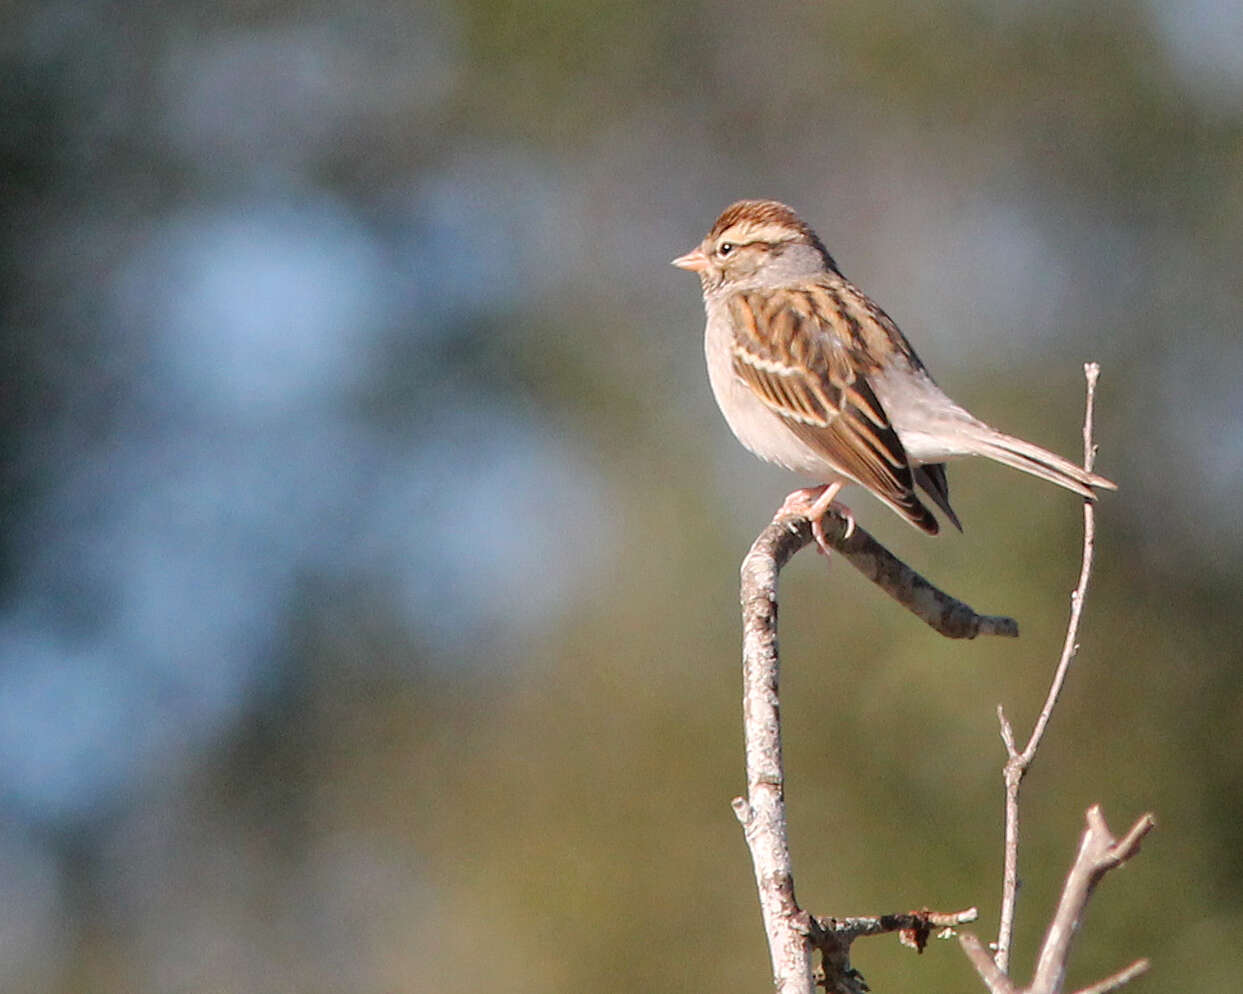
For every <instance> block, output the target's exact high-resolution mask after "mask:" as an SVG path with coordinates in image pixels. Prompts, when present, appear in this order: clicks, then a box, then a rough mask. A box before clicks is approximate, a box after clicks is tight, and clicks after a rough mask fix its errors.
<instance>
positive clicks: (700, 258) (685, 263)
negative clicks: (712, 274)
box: [673, 248, 708, 273]
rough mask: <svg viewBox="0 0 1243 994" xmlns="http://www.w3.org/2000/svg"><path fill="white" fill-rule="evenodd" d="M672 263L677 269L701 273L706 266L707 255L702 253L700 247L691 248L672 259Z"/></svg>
mask: <svg viewBox="0 0 1243 994" xmlns="http://www.w3.org/2000/svg"><path fill="white" fill-rule="evenodd" d="M673 265H675V266H677V267H678V268H679V269H689V270H690V271H691V272H692V273H702V272H703V271H704V270H705V269H707V268H708V257H707V256H706V255H704V250H703V249H702V248H697V249H692V250H691V251H689V252H687V253H686V255H680V256H678V257H677V258H676V259H674V260H673Z"/></svg>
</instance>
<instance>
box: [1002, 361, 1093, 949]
mask: <svg viewBox="0 0 1243 994" xmlns="http://www.w3.org/2000/svg"><path fill="white" fill-rule="evenodd" d="M1100 372H1101V370H1100V366H1098V365H1097V364H1096V363H1094V362H1089V363H1085V364H1084V367H1083V373H1084V377H1085V378H1086V380H1087V402H1086V404H1085V408H1084V415H1083V468H1084V469H1086V470H1088V471H1089V472H1090V471H1091V469H1092V464H1093V462H1094V461H1095V458H1096V446H1095V444H1094V443H1093V441H1092V419H1093V414H1094V412H1095V407H1096V381H1097V379H1098V378H1099V377H1100ZM1095 553H1096V516H1095V514H1094V512H1093V507H1092V502H1091V501H1090V500H1085V501H1084V502H1083V559H1082V562H1081V564H1080V567H1079V582H1078V584H1076V586H1075V589H1074V592H1073V593H1072V594H1071V595H1070V620H1069V621H1068V623H1067V625H1066V638H1065V640H1064V641H1063V643H1062V655H1061V657H1060V658H1059V660H1058V664H1057V670H1056V671H1055V672H1054V674H1053V681H1052V683H1051V684H1050V685H1049V692H1048V695H1047V696H1046V697H1045V702H1044V706H1043V707H1042V708H1041V709H1040V716H1039V717H1038V718H1037V719H1036V724H1035V727H1034V728H1033V729H1032V734H1031V737H1030V738H1029V739H1028V740H1027V745H1025V746H1024V747H1023V750H1022V751H1021V752H1020V751H1018V750H1017V748H1016V743H1015V738H1014V730H1013V729H1012V728H1011V726H1010V723H1009V721H1007V720H1006V715H1005V712H1004V711H1003V710H1002V709H1001V707H1000V706H999V707H998V708H997V718H998V720H999V721H1000V723H1001V737H1002V741H1003V742H1004V743H1005V746H1006V754H1007V756H1008V757H1009V758H1008V759H1007V761H1006V766H1005V770H1004V778H1005V784H1006V802H1005V811H1006V814H1005V859H1004V866H1003V868H1002V890H1001V916H1000V923H999V925H998V929H997V945H996V949H997V952H996V956H995V960H996V963H997V966H998V967H999V968H1000V969H1001V971H1002V972H1003V973H1004V972H1006V971H1008V970H1009V968H1010V946H1011V942H1012V941H1013V938H1014V911H1015V905H1016V903H1017V901H1018V892H1019V786H1020V785H1021V784H1022V782H1023V778H1024V777H1025V776H1027V771H1028V770H1029V769H1030V768H1031V764H1032V761H1033V760H1034V759H1035V758H1036V750H1037V749H1038V748H1039V747H1040V741H1041V739H1043V738H1044V733H1045V729H1047V728H1048V726H1049V719H1050V718H1052V716H1053V708H1054V707H1055V706H1056V705H1057V701H1058V697H1059V696H1060V695H1061V693H1062V686H1063V685H1064V684H1065V682H1066V674H1067V673H1068V672H1069V671H1070V664H1071V662H1072V661H1073V659H1074V658H1075V655H1076V653H1077V652H1078V651H1079V642H1078V638H1079V621H1080V619H1081V618H1082V616H1083V604H1084V598H1085V597H1086V596H1087V591H1088V580H1089V579H1090V578H1091V576H1092V563H1093V560H1094V558H1095Z"/></svg>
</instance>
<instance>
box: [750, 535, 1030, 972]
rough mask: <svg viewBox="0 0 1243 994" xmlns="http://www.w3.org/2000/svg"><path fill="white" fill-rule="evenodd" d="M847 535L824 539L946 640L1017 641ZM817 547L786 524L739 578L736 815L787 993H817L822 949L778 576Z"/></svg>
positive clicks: (1009, 627) (1006, 624)
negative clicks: (794, 745)
mask: <svg viewBox="0 0 1243 994" xmlns="http://www.w3.org/2000/svg"><path fill="white" fill-rule="evenodd" d="M846 530H847V528H846V522H845V520H844V519H842V518H841V517H838V516H836V515H830V516H829V517H828V518H827V519H826V521H825V535H826V538H827V539H828V541H829V542H830V544H832V545H833V546H834V548H835V549H837V550H838V551H839V552H840V553H841V555H842V556H843V557H844V558H846V560H847V561H848V562H850V563H851V564H852V565H854V566H855V567H856V568H858V569H859V570H861V571H862V572H863V573H864V575H866V576H867V577H868V578H869V579H871V580H872V581H873V582H874V583H876V584H877V585H878V586H880V587H881V589H882V590H884V591H885V592H886V593H888V594H889V595H890V596H892V597H893V598H894V599H895V600H897V601H898V602H899V603H900V604H902V605H903V606H904V607H906V608H907V609H908V610H909V611H911V612H912V613H913V614H915V615H916V616H917V617H918V618H920V619H921V620H923V621H924V622H926V623H927V624H929V625H931V626H932V627H933V628H934V629H936V630H937V631H938V632H940V633H941V634H943V635H945V636H947V637H950V638H974V637H975V636H976V635H1008V636H1014V635H1017V634H1018V625H1017V624H1016V623H1015V622H1014V621H1013V620H1012V619H1010V618H996V617H989V616H986V615H979V614H976V612H975V611H973V610H972V609H971V608H970V607H968V606H967V605H966V604H964V603H962V602H961V601H959V600H957V599H956V598H954V597H950V596H949V595H948V594H946V593H944V592H943V591H941V590H938V589H937V588H936V587H934V586H933V585H932V584H930V583H929V582H928V581H927V580H925V579H924V578H923V577H921V576H920V575H919V574H918V573H916V572H915V571H914V570H912V569H911V568H910V567H909V566H907V565H906V564H905V563H903V562H901V561H900V560H899V559H897V558H896V557H895V556H894V555H893V554H892V553H891V552H889V550H888V549H886V548H885V547H884V546H882V545H881V544H880V543H879V542H877V541H876V540H875V539H873V538H872V537H871V536H870V535H868V534H867V533H866V532H865V531H864V530H863V529H862V528H859V527H858V526H856V527H855V528H854V531H853V533H852V534H851V536H850V537H849V538H846V535H845V533H846ZM811 541H812V537H811V526H810V524H809V523H808V522H807V519H806V518H802V517H782V516H778V517H777V518H774V520H773V521H772V522H771V523H770V524H769V525H768V526H767V527H766V528H765V529H764V530H763V531H762V532H761V533H760V535H759V537H758V538H757V539H756V540H755V543H754V544H753V545H752V546H751V550H750V552H748V553H747V556H746V558H745V559H744V560H743V563H742V570H741V574H742V618H743V684H744V686H743V715H744V731H745V737H746V759H747V797H746V799H745V800H744V799H743V798H741V797H739V798H735V800H734V812H735V814H737V816H738V820H739V821H740V822H741V823H742V826H743V830H744V833H745V835H746V840H747V845H748V847H749V848H750V850H751V860H752V864H753V866H754V869H755V881H756V886H757V888H758V890H759V895H760V907H761V911H762V914H763V918H764V928H765V931H766V932H767V933H768V947H769V951H770V954H771V956H772V961H773V976H774V980H775V982H776V985H777V990H778V991H779V992H783V994H796V992H798V994H812V991H813V989H814V981H813V979H812V970H811V960H812V951H813V948H815V946H816V943H815V941H814V938H813V936H814V934H815V927H814V925H813V924H812V919H811V918H810V916H809V915H807V913H806V912H804V911H802V910H801V909H800V908H799V906H798V903H797V901H796V900H795V897H794V872H793V868H792V865H791V860H790V846H789V840H788V834H787V829H786V813H785V792H784V791H785V787H784V782H785V780H784V777H785V774H784V771H783V768H782V759H781V721H780V715H779V710H778V682H779V673H780V667H779V660H778V655H777V578H778V575H779V574H780V572H781V569H782V567H783V566H785V564H786V563H787V562H789V561H790V558H791V557H792V556H793V555H794V554H795V553H796V552H798V550H799V549H801V548H802V547H803V546H805V545H808V544H809V543H810V542H811ZM861 934H862V933H861ZM848 945H849V944H848V943H847V948H848ZM828 969H829V966H828V961H827V960H826V971H828ZM842 989H843V990H849V988H848V987H845V988H842Z"/></svg>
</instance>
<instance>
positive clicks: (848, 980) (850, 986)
mask: <svg viewBox="0 0 1243 994" xmlns="http://www.w3.org/2000/svg"><path fill="white" fill-rule="evenodd" d="M977 917H979V912H978V911H977V909H975V908H966V909H965V910H963V911H949V912H945V911H929V910H928V909H922V910H920V911H908V912H905V913H903V914H896V915H877V916H870V915H869V916H863V917H852V918H812V919H811V920H810V922H809V925H810V929H809V936H810V938H811V941H812V942H813V943H814V944H815V946H816V948H817V949H819V950H820V960H821V964H822V967H823V969H822V971H821V976H819V977H818V978H817V981H818V983H819V984H820V986H822V987H823V988H824V989H825V991H826V992H827V994H865V992H866V991H867V989H868V986H867V984H866V983H865V982H864V980H863V977H862V975H861V974H860V973H859V971H858V970H856V969H855V968H854V967H853V966H851V965H850V946H851V943H853V942H854V941H855V939H859V938H862V937H863V936H867V935H884V934H885V933H887V932H897V933H898V935H899V938H900V939H901V941H902V944H903V945H905V946H909V947H911V948H912V949H914V950H916V951H917V952H923V950H924V946H926V945H927V944H928V937H929V936H930V935H931V934H932V930H933V929H940V930H941V933H940V936H939V937H942V938H947V937H949V936H950V935H952V934H953V930H954V928H956V927H957V926H959V925H963V924H966V923H967V922H973V921H975V920H976V918H977ZM990 962H992V961H991V960H990Z"/></svg>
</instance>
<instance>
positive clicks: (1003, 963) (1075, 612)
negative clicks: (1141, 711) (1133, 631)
mask: <svg viewBox="0 0 1243 994" xmlns="http://www.w3.org/2000/svg"><path fill="white" fill-rule="evenodd" d="M1084 375H1085V376H1086V378H1087V404H1086V410H1085V412H1084V421H1083V465H1084V468H1085V469H1087V470H1089V471H1090V470H1091V469H1092V463H1093V460H1094V458H1095V455H1096V448H1095V446H1094V444H1093V442H1092V420H1093V410H1094V404H1095V396H1096V382H1097V379H1098V377H1099V375H1100V367H1099V366H1097V365H1096V363H1087V364H1086V365H1085V366H1084ZM1095 541H1096V525H1095V516H1094V514H1093V509H1092V503H1091V501H1085V502H1084V508H1083V562H1082V565H1081V567H1080V570H1079V582H1078V584H1077V585H1076V587H1075V590H1074V593H1073V594H1071V610H1070V620H1069V622H1068V623H1067V628H1066V639H1065V642H1064V644H1063V646H1062V654H1061V657H1060V659H1059V660H1058V665H1057V670H1056V671H1055V673H1054V675H1053V680H1052V683H1051V684H1050V686H1049V692H1048V695H1047V696H1046V698H1045V702H1044V706H1043V707H1042V708H1041V710H1040V715H1039V717H1038V718H1037V719H1036V724H1035V726H1034V728H1033V729H1032V734H1031V737H1030V738H1029V739H1028V740H1027V744H1026V745H1025V746H1024V747H1023V748H1022V750H1020V749H1019V748H1018V746H1017V744H1016V743H1015V738H1014V729H1013V728H1012V727H1011V725H1010V722H1009V721H1008V720H1007V719H1006V715H1005V711H1004V710H1003V709H1002V708H1001V707H1000V706H999V707H998V708H997V717H998V720H999V722H1000V724H1001V738H1002V741H1003V742H1004V743H1005V746H1006V755H1007V760H1006V765H1005V785H1006V804H1005V808H1006V816H1005V817H1006V823H1005V867H1004V871H1003V878H1002V879H1003V883H1002V905H1001V923H1000V926H999V929H998V935H997V944H996V947H995V954H990V953H989V951H988V950H987V949H986V948H985V947H984V944H983V943H982V942H981V941H980V940H979V939H978V938H976V937H975V936H974V935H972V934H970V933H963V934H962V935H960V936H959V941H960V943H961V944H962V947H963V950H964V952H965V953H966V954H967V958H968V959H969V960H970V961H971V963H972V964H973V965H974V966H975V968H976V971H977V972H978V973H979V975H980V979H981V980H983V981H984V985H985V986H986V987H987V988H988V989H989V991H990V992H992V994H1058V992H1060V991H1061V990H1062V985H1063V983H1064V982H1065V977H1066V963H1067V960H1068V959H1069V956H1070V943H1071V939H1072V938H1073V937H1074V935H1075V932H1076V931H1077V930H1078V928H1079V925H1080V923H1081V922H1082V920H1083V913H1084V909H1085V908H1086V907H1087V903H1088V899H1089V898H1090V897H1091V896H1092V891H1093V890H1094V889H1095V887H1096V885H1097V884H1098V883H1099V882H1100V880H1101V878H1102V877H1104V875H1105V874H1106V873H1107V872H1108V871H1109V870H1112V869H1114V868H1115V867H1118V866H1121V865H1122V864H1123V863H1124V862H1126V860H1128V859H1129V858H1130V857H1131V856H1133V855H1134V854H1135V853H1136V852H1138V851H1139V844H1140V840H1141V839H1142V838H1143V837H1144V836H1145V835H1147V834H1148V832H1150V831H1151V830H1152V828H1153V826H1154V824H1155V822H1154V821H1153V818H1152V815H1150V814H1146V815H1144V816H1143V817H1141V818H1140V819H1139V820H1138V821H1137V822H1136V823H1135V824H1134V825H1133V826H1132V827H1131V830H1130V831H1129V832H1127V834H1126V835H1125V836H1124V837H1123V838H1122V839H1121V840H1119V839H1115V838H1114V837H1113V836H1112V835H1111V834H1110V832H1109V827H1108V825H1106V824H1105V817H1104V815H1103V814H1102V813H1101V810H1100V808H1099V807H1098V806H1095V805H1094V806H1093V807H1091V808H1089V809H1088V812H1087V828H1086V829H1085V831H1084V833H1083V839H1082V841H1081V842H1080V845H1079V853H1078V855H1077V856H1076V858H1075V862H1074V865H1073V866H1072V867H1071V870H1070V873H1069V874H1068V875H1067V877H1066V883H1065V884H1064V885H1063V888H1062V896H1061V899H1060V901H1059V902H1058V907H1057V911H1056V912H1055V913H1054V915H1053V919H1052V921H1051V922H1050V923H1049V929H1048V932H1047V933H1046V935H1045V940H1044V943H1043V945H1042V946H1041V949H1040V956H1039V958H1038V960H1037V963H1036V969H1035V973H1034V974H1033V977H1032V982H1031V984H1030V986H1028V987H1026V988H1022V990H1021V991H1020V988H1019V987H1017V986H1016V985H1015V983H1014V981H1013V980H1012V979H1011V978H1010V976H1009V966H1010V951H1011V942H1012V940H1013V936H1014V912H1015V904H1016V901H1017V897H1018V888H1019V878H1018V850H1019V787H1020V785H1021V784H1022V781H1023V778H1024V777H1025V776H1026V775H1027V771H1028V770H1029V769H1030V767H1031V764H1032V761H1033V760H1034V759H1035V756H1036V750H1037V749H1038V748H1039V746H1040V742H1041V740H1042V739H1043V737H1044V733H1045V731H1046V729H1047V728H1048V725H1049V720H1050V718H1051V717H1052V714H1053V709H1054V707H1055V706H1056V705H1057V701H1058V697H1059V695H1060V694H1061V691H1062V687H1063V685H1064V684H1065V682H1066V674H1067V672H1068V671H1069V669H1070V664H1071V661H1072V660H1073V659H1074V657H1075V654H1076V653H1077V651H1078V649H1079V645H1078V641H1077V640H1078V633H1079V622H1080V619H1081V617H1082V615H1083V604H1084V598H1085V597H1086V595H1087V588H1088V580H1089V578H1090V577H1091V574H1092V562H1093V558H1094V552H1095ZM1147 969H1148V961H1147V960H1146V959H1141V960H1136V961H1135V962H1134V963H1132V964H1131V965H1130V966H1127V967H1125V968H1124V969H1122V970H1119V971H1117V972H1116V973H1114V974H1111V975H1110V976H1108V977H1106V978H1105V979H1103V980H1100V981H1097V982H1096V983H1095V984H1092V985H1090V986H1088V987H1085V988H1083V989H1082V990H1080V991H1079V992H1077V994H1109V992H1111V991H1115V990H1117V989H1118V988H1120V987H1122V986H1123V985H1124V984H1126V983H1128V982H1129V981H1131V980H1133V979H1134V978H1135V977H1137V976H1139V975H1140V974H1141V973H1143V972H1144V971H1145V970H1147Z"/></svg>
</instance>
